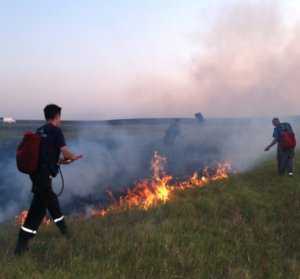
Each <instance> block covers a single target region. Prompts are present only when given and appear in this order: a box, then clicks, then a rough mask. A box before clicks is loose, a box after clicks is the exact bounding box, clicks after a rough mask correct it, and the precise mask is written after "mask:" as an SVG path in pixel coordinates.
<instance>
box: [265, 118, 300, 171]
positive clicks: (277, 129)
mask: <svg viewBox="0 0 300 279" xmlns="http://www.w3.org/2000/svg"><path fill="white" fill-rule="evenodd" d="M272 123H273V125H274V132H273V141H272V142H271V143H270V144H269V145H268V146H267V147H266V149H265V151H269V150H270V149H271V147H273V146H274V145H276V144H277V163H278V173H279V175H284V174H285V173H286V171H287V172H288V175H289V176H293V174H294V157H295V148H288V149H285V148H283V147H282V140H283V139H282V136H283V133H284V132H288V133H290V134H294V132H293V128H292V126H291V125H290V124H289V123H281V122H280V120H279V119H278V118H274V119H273V120H272Z"/></svg>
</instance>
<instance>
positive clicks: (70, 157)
mask: <svg viewBox="0 0 300 279" xmlns="http://www.w3.org/2000/svg"><path fill="white" fill-rule="evenodd" d="M60 150H61V152H62V155H63V159H62V160H60V163H61V164H70V163H73V162H74V161H77V160H79V159H81V158H82V155H75V154H74V153H73V152H71V150H70V149H69V148H68V147H67V146H66V145H65V146H63V147H62V148H61V149H60Z"/></svg>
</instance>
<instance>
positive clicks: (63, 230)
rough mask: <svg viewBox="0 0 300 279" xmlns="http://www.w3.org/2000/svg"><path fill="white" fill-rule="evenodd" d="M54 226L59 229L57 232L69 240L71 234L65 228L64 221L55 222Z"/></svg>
mask: <svg viewBox="0 0 300 279" xmlns="http://www.w3.org/2000/svg"><path fill="white" fill-rule="evenodd" d="M56 226H57V227H58V228H59V230H60V232H61V233H62V235H63V236H65V237H66V238H67V239H70V238H71V234H70V231H69V229H68V227H67V224H66V222H65V220H61V221H59V222H57V223H56Z"/></svg>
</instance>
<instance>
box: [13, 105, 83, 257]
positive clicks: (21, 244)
mask: <svg viewBox="0 0 300 279" xmlns="http://www.w3.org/2000/svg"><path fill="white" fill-rule="evenodd" d="M44 114H45V118H46V121H47V123H46V124H45V125H43V126H42V127H40V128H39V129H38V130H37V134H39V135H40V137H41V138H42V140H41V146H40V152H39V153H40V154H39V164H38V168H37V170H36V171H35V172H34V173H33V174H31V175H30V178H31V181H32V192H33V199H32V202H31V206H30V209H29V211H28V215H27V218H26V220H25V222H24V224H23V225H22V227H21V229H20V232H19V238H18V243H17V247H16V250H15V254H17V255H20V254H22V253H24V252H25V251H26V250H27V249H28V242H29V240H30V239H31V238H33V237H34V236H35V235H36V233H37V230H38V228H39V226H40V224H41V222H42V220H43V219H44V217H45V215H46V211H47V210H48V211H49V213H50V215H51V217H52V218H53V221H54V222H55V224H56V225H57V227H58V228H59V230H60V231H61V233H62V234H64V235H68V231H67V226H66V223H65V220H64V216H63V214H62V212H61V209H60V205H59V201H58V197H57V195H56V194H55V193H54V191H53V189H52V178H53V177H55V176H56V175H57V174H58V172H59V164H70V163H72V162H74V161H76V160H78V159H80V158H81V157H82V156H76V155H74V154H73V153H72V152H71V151H70V150H69V149H68V147H67V146H66V142H65V138H64V135H63V132H62V130H61V129H60V125H61V108H60V107H59V106H57V105H54V104H51V105H48V106H46V107H45V109H44ZM61 153H62V155H63V158H62V159H60V154H61Z"/></svg>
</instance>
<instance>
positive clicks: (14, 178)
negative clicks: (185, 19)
mask: <svg viewBox="0 0 300 279" xmlns="http://www.w3.org/2000/svg"><path fill="white" fill-rule="evenodd" d="M2 147H3V146H1V145H0V151H2V152H1V153H2V154H1V160H0V169H1V174H0V192H1V198H0V204H1V205H0V223H1V222H3V221H5V220H7V219H8V218H11V217H13V216H14V215H15V214H16V213H17V212H19V211H20V210H22V209H23V208H24V207H25V206H26V201H27V200H28V197H29V192H30V184H29V183H27V180H26V178H25V177H24V176H23V175H22V174H20V173H17V172H16V163H15V159H14V158H11V156H10V154H5V151H4V150H2ZM6 148H7V146H6ZM10 150H11V149H10Z"/></svg>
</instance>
